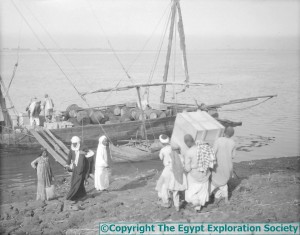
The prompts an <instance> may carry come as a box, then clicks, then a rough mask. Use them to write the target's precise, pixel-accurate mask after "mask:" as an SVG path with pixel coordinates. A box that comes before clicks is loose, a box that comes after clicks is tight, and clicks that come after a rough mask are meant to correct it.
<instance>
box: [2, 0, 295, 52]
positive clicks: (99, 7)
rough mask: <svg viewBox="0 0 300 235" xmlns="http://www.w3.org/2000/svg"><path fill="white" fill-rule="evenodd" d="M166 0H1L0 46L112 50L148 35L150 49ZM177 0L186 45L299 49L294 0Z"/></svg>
mask: <svg viewBox="0 0 300 235" xmlns="http://www.w3.org/2000/svg"><path fill="white" fill-rule="evenodd" d="M13 3H14V4H15V5H14V4H13ZM170 3H171V1H170V0H1V1H0V7H1V8H0V13H1V23H0V24H1V29H0V33H1V45H0V46H1V48H16V47H18V45H19V42H20V47H22V48H33V49H35V48H42V47H43V46H42V45H41V43H40V42H39V40H40V41H41V42H42V43H43V44H44V45H45V46H46V47H47V48H57V47H60V48H83V49H85V48H109V44H108V40H109V42H110V43H111V45H112V46H113V48H114V49H128V50H138V49H140V48H141V47H142V46H143V45H144V43H145V42H146V41H147V40H148V39H149V38H150V39H151V40H150V42H153V43H152V44H151V43H149V44H148V48H147V49H154V48H156V46H157V41H159V40H160V38H161V35H163V32H164V29H165V25H166V22H167V18H168V15H169V12H170ZM180 4H181V8H182V14H183V21H184V28H185V34H186V40H187V44H188V45H189V47H188V49H207V48H208V49H211V48H212V49H228V48H230V49H232V48H233V49H240V48H244V49H268V48H277V49H294V48H297V49H299V38H300V36H299V35H300V33H299V28H300V25H299V24H300V1H299V0H181V1H180ZM16 8H17V9H19V11H20V12H21V14H22V15H23V17H24V18H25V19H26V21H27V23H26V22H25V21H24V19H23V18H22V17H21V15H20V13H19V12H18V11H17V9H16ZM27 24H29V25H30V27H31V28H32V30H31V29H30V28H29V26H28V25H27ZM32 31H34V33H33V32H32ZM34 34H36V36H34ZM49 35H50V36H49ZM37 38H39V39H37Z"/></svg>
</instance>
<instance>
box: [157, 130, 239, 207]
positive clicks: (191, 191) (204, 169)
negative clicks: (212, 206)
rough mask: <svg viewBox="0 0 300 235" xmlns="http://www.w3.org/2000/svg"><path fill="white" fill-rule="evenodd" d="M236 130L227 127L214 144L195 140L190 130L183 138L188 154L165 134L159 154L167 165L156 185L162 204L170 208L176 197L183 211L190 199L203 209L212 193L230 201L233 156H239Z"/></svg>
mask: <svg viewBox="0 0 300 235" xmlns="http://www.w3.org/2000/svg"><path fill="white" fill-rule="evenodd" d="M233 134H234V129H233V128H232V127H227V128H226V129H225V133H224V136H223V137H220V138H218V139H217V140H216V141H215V143H214V146H210V145H209V144H208V143H205V142H203V141H195V140H194V138H193V137H192V136H191V135H189V134H187V135H185V136H184V139H183V140H184V143H185V144H186V146H187V147H188V150H187V151H186V152H185V154H184V156H183V155H181V153H180V146H179V145H177V144H176V143H170V139H169V137H168V136H166V135H161V136H160V142H161V143H162V144H163V145H164V147H163V148H162V149H161V151H160V154H159V157H160V159H161V160H162V161H163V164H164V169H163V171H162V174H161V176H160V178H159V179H158V181H157V184H156V188H155V189H156V190H157V192H158V198H159V204H160V205H161V206H162V207H167V208H169V207H171V206H172V201H173V204H174V206H175V209H176V210H177V211H179V210H180V207H181V205H182V202H184V201H186V202H187V203H190V204H191V205H193V207H194V209H195V210H196V211H197V212H199V211H200V210H201V207H203V206H204V205H205V204H206V203H207V202H208V201H209V199H210V196H211V195H212V194H214V197H215V198H217V199H221V198H224V199H225V201H226V202H228V185H227V183H228V181H229V179H230V178H231V176H232V172H233V164H232V158H233V157H234V156H235V142H234V141H233V140H232V139H231V137H232V136H233ZM180 192H184V193H180ZM181 195H182V196H181ZM180 196H181V197H180Z"/></svg>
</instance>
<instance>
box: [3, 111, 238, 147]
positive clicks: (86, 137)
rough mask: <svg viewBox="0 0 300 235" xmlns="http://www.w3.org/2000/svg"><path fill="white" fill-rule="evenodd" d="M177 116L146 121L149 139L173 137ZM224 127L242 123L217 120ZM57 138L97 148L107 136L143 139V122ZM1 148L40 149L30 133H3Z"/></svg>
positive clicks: (71, 131)
mask: <svg viewBox="0 0 300 235" xmlns="http://www.w3.org/2000/svg"><path fill="white" fill-rule="evenodd" d="M175 118H176V116H171V117H164V118H157V119H149V120H146V132H147V138H148V139H157V138H158V137H159V135H160V134H167V135H169V136H171V135H172V131H173V126H174V122H175ZM217 120H218V121H219V122H220V123H221V124H223V125H224V126H227V125H231V126H239V125H241V122H231V121H228V120H220V119H217ZM51 132H52V133H53V135H55V137H57V138H58V139H59V140H61V141H62V142H63V143H64V144H66V145H67V146H69V145H70V140H71V138H72V137H73V136H79V137H80V138H81V139H82V142H83V143H84V144H85V145H86V146H87V147H89V148H95V147H97V145H98V139H99V137H100V136H102V135H106V136H108V137H109V139H110V140H111V141H112V142H113V143H116V142H117V140H129V139H137V138H143V135H142V133H143V122H142V121H139V120H138V121H130V122H123V123H114V124H102V125H86V126H79V127H71V128H63V129H52V130H51ZM0 144H1V145H0V147H6V146H11V147H39V146H40V145H39V143H38V142H37V140H36V139H35V138H34V137H33V136H32V135H31V134H30V133H29V132H26V133H24V132H23V133H16V132H12V133H7V134H6V133H3V134H2V135H1V139H0Z"/></svg>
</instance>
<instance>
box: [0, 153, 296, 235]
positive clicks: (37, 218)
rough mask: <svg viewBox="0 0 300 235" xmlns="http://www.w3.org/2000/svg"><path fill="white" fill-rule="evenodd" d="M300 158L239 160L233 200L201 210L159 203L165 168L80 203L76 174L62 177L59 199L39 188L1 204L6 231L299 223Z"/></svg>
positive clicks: (128, 179) (117, 184) (139, 175)
mask: <svg viewBox="0 0 300 235" xmlns="http://www.w3.org/2000/svg"><path fill="white" fill-rule="evenodd" d="M299 169H300V157H285V158H276V159H268V160H257V161H250V162H240V163H235V164H234V171H235V177H234V178H232V179H231V181H230V182H229V190H230V203H229V204H225V203H224V202H223V201H218V202H217V201H213V200H212V201H211V202H210V203H208V204H207V206H206V207H204V208H203V209H202V211H201V213H195V212H194V210H193V208H191V207H190V206H189V205H186V206H185V208H182V209H181V211H180V212H176V211H175V209H174V208H170V209H165V208H161V207H159V206H158V205H157V194H156V191H155V190H154V188H155V183H156V180H157V179H158V177H159V174H160V172H158V171H156V170H150V171H145V172H140V173H136V175H135V177H123V178H116V179H114V182H112V184H111V188H110V191H108V192H101V193H100V192H96V191H95V190H94V189H93V182H92V181H90V184H89V185H88V186H87V191H88V197H86V198H85V199H83V200H82V201H79V202H77V203H76V204H71V203H70V202H68V201H65V200H64V197H65V195H66V193H67V190H68V187H69V180H70V177H60V178H59V179H58V180H57V194H58V197H57V199H55V200H52V201H49V202H47V201H46V202H42V201H35V200H34V198H35V189H36V188H35V187H33V188H25V189H24V190H21V191H19V192H14V194H15V195H16V194H17V195H18V197H17V196H11V202H10V203H6V204H3V205H1V221H0V227H1V231H0V233H1V234H26V233H27V234H66V233H67V234H75V232H76V231H77V232H78V230H80V231H81V234H97V231H98V230H97V229H98V222H99V221H110V222H111V221H147V222H148V221H149V222H151V221H181V222H195V221H199V222H200V221H201V222H205V221H206V222H293V221H299V204H300V202H299V196H300V185H299V182H300V173H299Z"/></svg>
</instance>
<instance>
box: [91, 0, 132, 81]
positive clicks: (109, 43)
mask: <svg viewBox="0 0 300 235" xmlns="http://www.w3.org/2000/svg"><path fill="white" fill-rule="evenodd" d="M86 3H87V5H88V6H89V9H90V11H91V12H92V15H93V16H94V18H95V19H96V22H97V24H98V26H99V27H100V29H101V31H102V33H103V34H104V37H105V39H106V41H107V43H108V45H109V47H110V49H111V51H112V52H113V55H114V56H115V58H116V59H117V61H118V62H119V64H120V66H121V68H122V70H123V71H124V73H125V74H126V76H127V78H128V79H129V80H130V81H131V82H132V84H134V81H133V79H132V77H131V76H130V75H129V73H128V71H127V70H126V69H125V67H124V65H123V63H122V62H121V60H120V58H119V56H118V54H117V52H116V51H115V49H114V48H113V46H112V44H111V42H110V40H109V38H108V37H107V35H106V33H105V31H104V28H103V27H102V24H101V23H100V20H99V18H98V17H97V16H96V14H95V12H94V10H93V8H92V6H91V4H90V2H89V0H86Z"/></svg>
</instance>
